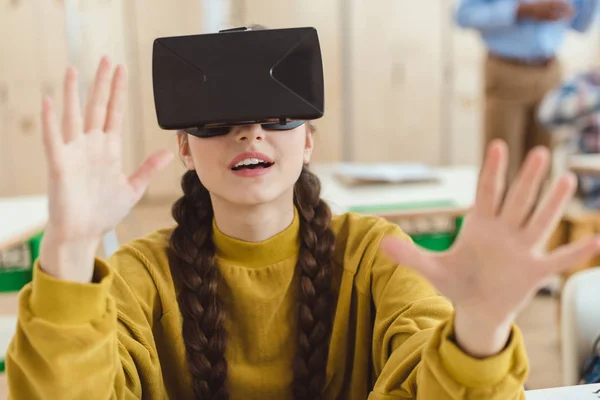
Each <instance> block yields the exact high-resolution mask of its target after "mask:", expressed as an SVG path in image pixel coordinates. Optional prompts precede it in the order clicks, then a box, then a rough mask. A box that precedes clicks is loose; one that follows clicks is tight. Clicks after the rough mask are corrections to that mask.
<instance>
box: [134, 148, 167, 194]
mask: <svg viewBox="0 0 600 400" xmlns="http://www.w3.org/2000/svg"><path fill="white" fill-rule="evenodd" d="M172 159H173V153H171V152H169V151H167V150H162V151H159V152H157V153H154V154H153V155H151V156H150V157H148V158H147V159H146V161H144V163H143V164H142V165H141V166H140V167H139V168H138V170H137V171H136V172H135V173H134V174H133V175H131V176H130V177H129V185H130V186H131V188H132V189H133V191H134V192H135V193H136V195H137V196H138V199H139V198H141V197H142V195H143V194H144V192H145V191H146V188H147V187H148V184H149V183H150V180H151V179H152V177H154V175H156V174H157V173H158V172H160V171H161V170H163V169H164V168H165V167H166V166H167V165H169V163H170V162H171V160H172Z"/></svg>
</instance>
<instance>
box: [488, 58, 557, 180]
mask: <svg viewBox="0 0 600 400" xmlns="http://www.w3.org/2000/svg"><path fill="white" fill-rule="evenodd" d="M561 75H562V73H561V66H560V63H559V61H558V60H556V59H554V60H552V61H549V62H548V63H547V64H546V65H538V66H531V65H524V64H520V63H518V62H513V61H509V60H503V59H500V58H497V57H495V56H492V55H490V56H488V57H487V59H486V61H485V118H484V119H485V140H484V145H485V148H487V145H488V144H489V143H490V141H492V140H493V139H496V138H499V139H503V140H505V141H506V143H507V144H508V148H509V163H508V176H507V178H508V181H509V182H512V181H513V179H514V178H515V176H516V174H517V172H518V170H519V168H520V166H521V164H522V163H523V160H524V159H525V156H526V155H527V153H528V152H529V150H531V149H532V148H533V147H535V146H537V145H544V146H547V147H548V148H550V149H552V148H553V145H552V143H553V140H552V137H551V136H550V134H549V133H548V132H547V131H546V130H545V129H544V128H543V127H542V126H541V125H540V124H539V122H538V120H537V108H538V106H539V104H540V102H541V100H542V99H543V98H544V95H545V94H546V93H547V92H548V91H549V90H551V89H553V88H555V87H557V86H558V85H559V84H560V81H561ZM484 151H485V150H484Z"/></svg>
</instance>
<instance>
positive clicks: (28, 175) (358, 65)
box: [0, 0, 600, 388]
mask: <svg viewBox="0 0 600 400" xmlns="http://www.w3.org/2000/svg"><path fill="white" fill-rule="evenodd" d="M456 6H457V4H456V2H455V1H453V0H427V1H406V0H404V1H402V0H400V1H399V0H377V1H367V0H302V1H299V0H177V1H164V0H161V1H158V0H143V1H142V0H79V1H76V0H0V197H9V196H25V195H44V194H45V193H46V187H47V186H46V171H45V159H44V154H43V149H42V141H41V127H40V118H39V117H40V108H41V107H40V106H41V98H42V94H48V95H51V96H53V97H54V98H55V100H56V105H57V107H58V111H59V112H60V110H61V105H62V84H63V78H64V73H65V69H66V67H67V66H68V65H73V66H75V67H77V68H78V69H79V71H80V77H81V82H80V83H81V95H82V98H85V96H86V94H87V91H88V89H89V87H90V85H91V83H92V79H93V77H94V74H95V70H96V67H97V65H98V62H99V60H100V58H101V57H102V56H103V55H109V56H110V57H111V58H112V59H113V61H114V62H119V63H124V64H125V65H126V66H127V68H128V70H129V76H130V91H129V99H128V109H127V114H126V129H125V134H124V162H125V166H124V167H125V169H126V171H128V172H133V170H134V169H135V168H136V167H137V166H138V165H139V164H140V163H141V162H142V160H143V159H144V158H145V157H146V156H147V155H149V154H151V153H153V152H154V151H155V150H157V149H161V148H168V149H171V150H172V151H176V150H177V147H176V139H175V134H174V132H168V131H163V130H161V129H160V128H159V127H158V125H157V120H156V114H155V110H154V101H153V93H152V76H151V72H152V71H151V57H152V44H153V41H154V39H155V38H157V37H161V36H175V35H188V34H198V33H208V32H216V31H218V30H220V29H226V28H232V27H238V26H245V25H249V24H262V25H266V26H267V27H270V28H279V27H294V26H313V27H315V28H317V30H318V33H319V38H320V43H321V49H322V53H323V63H324V71H325V83H326V87H325V88H326V89H325V90H326V108H325V117H323V118H322V119H320V120H318V121H317V122H316V125H317V128H318V136H317V147H316V151H315V156H314V161H315V162H317V163H338V162H419V163H425V164H427V165H431V166H439V167H450V166H461V165H466V166H475V167H477V166H478V165H479V163H480V161H481V146H482V140H483V134H482V129H483V99H484V97H483V96H484V91H483V67H482V66H483V62H484V58H485V56H486V49H485V47H484V45H483V43H482V41H481V39H480V36H479V34H478V33H477V32H476V31H474V30H472V29H461V28H459V27H458V26H457V25H456V24H455V22H454V11H455V8H456ZM597 25H598V24H596V25H594V26H593V28H592V29H591V31H589V32H588V33H586V34H585V35H581V34H577V33H574V32H569V33H568V34H567V38H566V41H565V42H564V43H563V45H562V46H561V47H560V54H559V55H560V58H561V60H562V62H563V66H564V76H565V79H566V78H568V77H570V76H573V75H574V74H576V73H578V72H581V71H588V70H590V69H593V68H595V67H600V30H599V28H598V26H597ZM183 172H184V169H183V166H182V164H181V163H179V162H177V161H175V162H173V163H172V164H171V165H170V167H169V168H168V169H167V170H166V171H164V172H163V173H161V174H160V175H159V176H158V177H157V179H155V180H154V181H153V182H152V184H151V186H150V187H149V190H148V192H147V194H146V196H145V198H144V200H143V201H142V203H141V204H140V205H139V206H138V207H137V208H136V210H135V211H134V213H132V215H131V216H129V217H128V219H127V220H126V221H125V222H124V223H123V224H122V226H120V227H119V228H118V230H117V234H118V238H119V240H120V241H121V242H124V241H127V240H130V239H133V238H135V237H138V236H141V235H144V234H146V233H148V232H149V231H151V230H153V229H157V228H160V227H164V226H165V225H167V224H170V223H171V218H170V215H169V208H170V205H171V204H172V202H173V201H174V200H175V199H176V198H177V197H179V195H180V192H181V191H180V187H179V180H180V177H181V175H182V173H183ZM1 223H2V222H1V221H0V224H1ZM7 307H9V308H10V307H12V306H7ZM557 315H558V301H557V298H556V297H538V298H536V300H534V302H533V303H532V305H531V307H529V308H528V309H527V310H525V311H524V313H523V314H522V315H521V316H520V324H521V326H522V329H523V331H524V333H525V337H526V341H527V345H528V352H529V353H530V357H531V360H532V361H531V363H532V373H531V378H530V381H529V383H528V386H529V387H530V388H542V387H551V386H559V385H561V383H562V380H561V376H560V371H561V366H560V362H561V361H560V345H559V328H558V322H557Z"/></svg>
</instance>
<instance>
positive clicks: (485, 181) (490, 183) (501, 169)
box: [474, 140, 508, 217]
mask: <svg viewBox="0 0 600 400" xmlns="http://www.w3.org/2000/svg"><path fill="white" fill-rule="evenodd" d="M507 151H508V150H507V148H506V143H504V141H501V140H494V141H493V142H492V143H490V145H489V146H488V151H487V154H486V157H485V160H484V163H483V167H482V168H481V172H480V175H479V183H478V184H477V194H476V199H475V207H474V209H475V211H476V212H477V213H478V214H481V215H484V216H487V217H493V216H495V215H496V213H497V211H498V208H499V207H500V203H501V202H502V196H503V192H504V185H505V183H504V181H505V179H506V165H507Z"/></svg>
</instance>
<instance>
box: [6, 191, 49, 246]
mask: <svg viewBox="0 0 600 400" xmlns="http://www.w3.org/2000/svg"><path fill="white" fill-rule="evenodd" d="M47 220H48V199H47V197H46V196H19V197H4V198H1V197H0V251H2V250H5V249H7V248H10V247H11V246H14V245H16V244H19V243H22V242H26V241H28V240H29V239H30V238H31V237H32V236H34V235H36V234H38V233H40V232H41V231H43V230H44V227H45V226H46V222H47Z"/></svg>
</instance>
